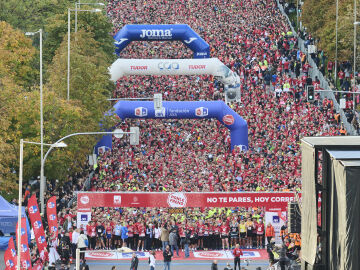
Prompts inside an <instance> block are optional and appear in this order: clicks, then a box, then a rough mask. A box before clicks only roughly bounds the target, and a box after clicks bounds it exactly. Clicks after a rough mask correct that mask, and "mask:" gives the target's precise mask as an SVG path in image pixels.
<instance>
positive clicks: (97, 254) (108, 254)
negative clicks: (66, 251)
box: [87, 252, 113, 258]
mask: <svg viewBox="0 0 360 270" xmlns="http://www.w3.org/2000/svg"><path fill="white" fill-rule="evenodd" d="M87 255H89V256H91V257H98V258H108V257H111V256H113V253H111V252H89V253H87Z"/></svg>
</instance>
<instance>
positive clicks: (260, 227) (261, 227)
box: [256, 219, 265, 249]
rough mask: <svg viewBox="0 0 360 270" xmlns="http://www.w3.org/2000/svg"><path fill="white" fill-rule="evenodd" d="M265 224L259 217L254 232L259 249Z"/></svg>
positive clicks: (261, 244)
mask: <svg viewBox="0 0 360 270" xmlns="http://www.w3.org/2000/svg"><path fill="white" fill-rule="evenodd" d="M264 232H265V225H264V223H263V221H262V219H259V223H258V224H257V226H256V234H257V247H258V248H259V249H260V248H261V247H262V246H263V239H264Z"/></svg>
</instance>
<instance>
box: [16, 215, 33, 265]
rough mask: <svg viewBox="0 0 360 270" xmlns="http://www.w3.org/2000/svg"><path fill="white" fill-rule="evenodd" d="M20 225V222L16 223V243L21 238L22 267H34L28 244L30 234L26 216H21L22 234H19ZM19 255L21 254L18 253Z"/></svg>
mask: <svg viewBox="0 0 360 270" xmlns="http://www.w3.org/2000/svg"><path fill="white" fill-rule="evenodd" d="M18 226H19V223H18V224H17V225H16V243H18V241H19V238H20V245H21V247H20V249H21V254H20V263H21V267H20V268H21V269H32V266H31V258H30V250H29V246H28V236H27V232H26V218H21V235H19V234H18ZM18 256H19V254H18Z"/></svg>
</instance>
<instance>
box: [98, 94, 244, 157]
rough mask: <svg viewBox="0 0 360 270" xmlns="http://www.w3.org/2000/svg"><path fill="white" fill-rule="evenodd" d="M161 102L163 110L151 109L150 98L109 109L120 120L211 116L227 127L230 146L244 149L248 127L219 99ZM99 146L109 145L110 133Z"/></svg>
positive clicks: (152, 107)
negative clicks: (112, 110)
mask: <svg viewBox="0 0 360 270" xmlns="http://www.w3.org/2000/svg"><path fill="white" fill-rule="evenodd" d="M162 104H163V109H162V110H161V111H156V112H155V110H154V102H152V101H118V102H117V103H116V104H115V105H114V108H113V109H114V112H115V113H116V114H117V115H118V116H119V117H120V118H121V119H122V120H124V119H126V118H145V119H157V118H159V119H203V118H205V119H210V118H215V119H217V120H219V121H220V122H221V123H222V124H223V125H224V126H225V127H227V128H228V129H229V130H230V137H231V149H234V147H235V146H238V147H241V149H242V150H243V151H246V150H247V149H248V145H249V144H248V127H247V123H246V121H245V120H244V119H243V118H241V117H240V116H239V115H238V114H237V113H236V112H235V111H233V110H232V109H231V108H230V107H229V106H228V105H226V104H225V103H224V102H223V101H164V102H163V103H162ZM140 141H141V134H140ZM102 146H106V147H108V148H112V137H111V135H107V136H104V137H103V138H102V139H101V140H100V141H99V142H98V144H97V145H96V152H97V149H98V148H99V147H102Z"/></svg>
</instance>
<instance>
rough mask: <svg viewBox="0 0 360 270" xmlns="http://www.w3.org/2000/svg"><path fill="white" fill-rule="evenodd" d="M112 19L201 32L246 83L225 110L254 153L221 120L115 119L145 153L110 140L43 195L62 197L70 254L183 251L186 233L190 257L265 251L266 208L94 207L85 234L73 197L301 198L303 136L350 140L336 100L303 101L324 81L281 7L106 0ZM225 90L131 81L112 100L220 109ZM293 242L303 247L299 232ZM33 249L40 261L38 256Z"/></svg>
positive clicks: (184, 81)
mask: <svg viewBox="0 0 360 270" xmlns="http://www.w3.org/2000/svg"><path fill="white" fill-rule="evenodd" d="M107 14H108V17H109V19H110V20H111V22H112V23H113V25H114V29H113V34H114V33H116V32H117V31H118V30H120V29H121V28H122V27H123V26H124V25H126V24H140V23H141V24H178V23H185V24H189V25H190V27H192V28H193V29H194V31H196V32H198V33H199V35H201V37H202V38H203V39H204V40H205V41H206V42H208V43H209V45H210V48H211V57H217V58H219V59H220V60H221V61H222V62H224V63H225V64H226V65H227V66H228V67H229V68H231V69H232V70H233V71H235V72H237V73H238V74H239V76H240V78H241V91H242V100H241V103H233V104H230V106H231V108H232V109H233V110H235V111H236V112H237V113H238V114H239V115H240V116H241V117H243V118H244V119H245V120H246V121H247V123H248V127H249V150H248V151H247V152H242V151H241V150H240V149H234V150H233V151H230V141H229V132H228V130H227V129H226V128H224V127H223V126H221V124H220V123H219V122H218V121H217V120H215V119H214V120H196V121H195V120H163V119H162V120H159V119H158V120H139V119H136V120H134V119H133V120H130V119H121V120H119V124H118V127H119V128H122V129H123V130H128V128H129V127H130V126H139V127H140V145H139V146H133V145H130V144H129V142H127V141H126V140H125V139H117V138H113V148H112V150H107V151H105V152H102V153H100V155H99V157H98V160H97V165H96V166H87V167H86V168H85V169H84V171H83V172H82V173H79V174H77V175H73V176H71V177H69V178H68V179H67V180H65V181H63V183H62V184H61V185H59V184H58V182H56V181H52V182H51V181H49V182H48V190H49V192H48V195H47V196H48V197H50V196H53V195H56V196H57V197H58V200H57V209H58V215H59V221H60V222H59V223H60V224H59V225H60V229H59V232H60V238H62V240H63V241H61V239H60V243H62V242H64V243H65V244H64V247H65V250H67V251H66V252H65V253H66V254H68V255H67V256H65V257H70V256H71V255H72V254H73V253H72V249H73V248H75V247H76V246H78V247H80V248H84V247H83V246H82V245H83V242H84V238H85V237H81V239H82V240H80V241H79V240H78V239H79V237H80V236H81V235H86V236H87V238H88V239H89V248H90V249H96V248H101V249H102V248H108V249H111V248H116V247H120V246H127V247H130V248H132V249H134V250H136V249H142V250H150V249H162V248H163V247H164V245H166V243H167V242H169V244H170V246H171V247H173V248H175V249H176V247H180V248H184V244H185V243H186V241H185V240H184V239H186V238H187V235H188V237H189V242H188V243H189V244H190V249H229V248H231V247H234V245H236V244H240V245H241V247H243V248H258V247H260V248H261V247H264V244H265V242H264V239H265V237H273V235H272V233H270V232H271V229H268V222H267V221H266V220H264V211H265V209H262V208H249V209H244V208H226V209H225V208H224V209H222V208H218V209H206V208H205V209H204V208H194V209H190V208H189V209H185V210H184V213H183V214H170V213H169V209H165V208H164V209H146V208H127V209H125V208H113V209H110V208H98V209H92V221H91V222H90V224H89V225H88V226H86V227H84V228H81V229H76V227H77V226H76V204H75V203H73V200H72V199H73V195H74V192H76V191H81V190H91V191H148V192H152V191H157V192H161V191H184V192H193V191H200V192H202V191H204V192H205V191H217V192H222V191H224V192H225V191H233V192H243V191H261V192H270V191H283V192H287V191H288V192H294V191H295V192H299V191H300V190H301V173H300V170H301V168H300V161H301V156H300V147H299V141H300V139H301V138H302V137H304V136H313V135H323V136H325V135H345V134H346V130H345V128H344V127H343V125H342V124H341V121H339V115H338V114H337V113H336V112H335V111H334V106H333V104H332V101H331V100H327V99H324V100H320V97H319V96H318V95H316V97H315V102H308V101H307V99H306V94H305V86H306V85H307V84H309V83H311V84H313V85H314V86H315V87H317V84H318V81H317V80H312V81H311V82H310V80H309V78H308V71H309V69H311V68H314V67H311V66H310V65H309V64H308V61H307V56H306V55H305V54H303V53H302V52H300V50H299V48H298V47H297V37H296V36H295V35H294V33H291V30H290V27H289V25H288V24H287V22H286V20H285V18H284V16H283V15H282V14H281V13H280V11H279V10H278V8H277V5H276V2H275V1H273V0H252V1H226V0H221V1H220V0H218V1H217V0H203V1H191V0H188V1H184V0H176V1H167V0H162V1H155V0H147V1H142V0H136V1H130V0H121V1H120V0H108V1H107ZM121 57H123V58H191V57H192V52H191V51H190V50H189V49H187V48H186V47H185V46H184V45H183V44H182V43H180V42H158V41H153V42H132V43H131V44H130V45H129V46H128V47H127V48H126V49H125V50H124V51H123V52H122V53H121ZM223 92H224V91H223V86H222V85H221V83H220V82H219V81H217V80H216V79H215V78H214V77H212V76H130V77H126V78H122V79H120V80H118V81H117V83H116V90H115V92H114V95H113V97H114V98H128V97H131V98H137V97H149V96H152V95H153V94H154V93H162V94H163V98H164V100H177V101H187V100H223V99H224V93H223ZM88 177H90V186H89V187H88V186H87V185H85V182H86V179H87V178H88ZM174 231H175V232H176V233H175V235H176V243H177V244H176V245H175V244H174V243H175V242H174V236H171V235H172V234H174ZM268 232H269V233H268ZM285 234H286V233H285V232H284V235H285ZM49 239H50V244H51V245H56V244H55V243H53V242H52V239H51V237H49ZM269 240H270V238H269ZM79 242H81V243H80V246H79ZM172 243H173V244H172ZM289 243H290V244H291V243H292V246H297V247H300V239H299V237H298V236H296V235H291V237H290V241H289ZM62 245H63V244H60V251H61V249H62ZM179 245H180V246H179ZM32 252H33V258H34V259H35V258H37V257H38V255H37V254H36V249H32ZM60 253H61V252H60ZM63 257H64V256H63ZM55 259H56V258H55Z"/></svg>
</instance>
